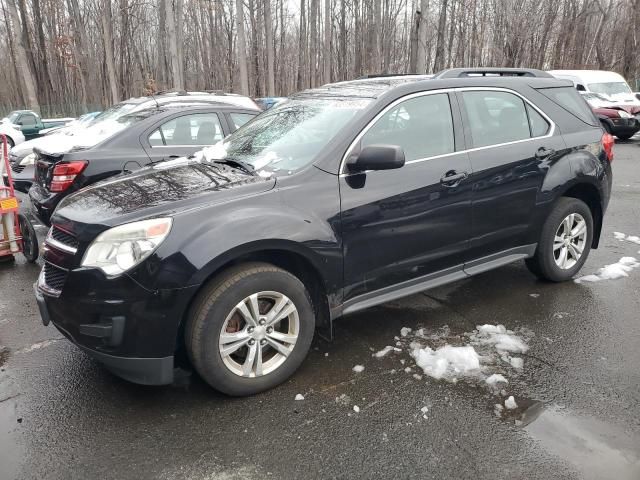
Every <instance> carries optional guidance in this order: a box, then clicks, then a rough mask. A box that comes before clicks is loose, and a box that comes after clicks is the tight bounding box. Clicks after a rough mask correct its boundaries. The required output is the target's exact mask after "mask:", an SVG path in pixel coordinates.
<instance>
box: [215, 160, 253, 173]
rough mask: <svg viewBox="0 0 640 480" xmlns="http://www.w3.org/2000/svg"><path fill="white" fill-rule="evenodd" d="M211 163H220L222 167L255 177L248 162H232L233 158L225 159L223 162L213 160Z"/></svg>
mask: <svg viewBox="0 0 640 480" xmlns="http://www.w3.org/2000/svg"><path fill="white" fill-rule="evenodd" d="M213 163H220V164H222V165H229V166H231V167H236V168H239V169H240V170H244V171H245V172H246V173H248V174H249V175H254V176H255V175H256V169H255V167H254V166H253V165H251V164H250V163H249V162H243V161H242V160H234V159H233V158H225V159H224V160H214V161H213Z"/></svg>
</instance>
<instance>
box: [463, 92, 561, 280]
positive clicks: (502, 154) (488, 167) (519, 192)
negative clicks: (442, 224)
mask: <svg viewBox="0 0 640 480" xmlns="http://www.w3.org/2000/svg"><path fill="white" fill-rule="evenodd" d="M457 95H458V100H459V102H460V105H461V108H462V115H463V119H464V123H465V139H466V142H467V148H469V158H470V160H471V165H472V170H473V174H472V176H471V179H470V180H471V183H472V188H473V194H472V217H473V221H472V232H471V241H470V245H469V253H468V259H469V260H471V262H470V263H469V264H468V265H467V267H468V268H467V267H465V268H466V269H467V270H470V269H471V268H473V260H477V259H480V258H483V257H487V256H491V255H497V256H500V257H501V256H503V255H506V254H511V255H522V254H523V253H527V248H524V246H526V245H533V244H535V243H536V242H537V241H538V238H537V236H536V232H535V231H534V230H535V229H534V228H533V225H534V224H535V222H534V216H535V215H534V214H535V210H534V209H535V206H536V199H537V195H538V192H539V189H540V187H541V185H542V181H543V179H544V176H545V173H546V171H547V170H548V165H549V163H550V162H553V161H554V158H555V154H556V152H559V151H561V150H562V149H564V141H563V139H562V136H561V135H559V133H558V132H555V127H554V125H553V122H552V121H551V120H550V119H549V118H548V117H546V115H544V113H543V112H542V111H540V110H539V109H537V108H536V107H535V106H534V105H533V104H531V103H530V102H528V101H526V100H525V99H524V98H523V97H521V96H520V95H518V94H516V93H515V92H512V91H507V90H500V89H468V90H463V91H459V92H458V94H457ZM529 249H530V248H529ZM505 252H506V253H505ZM485 260H487V259H485Z"/></svg>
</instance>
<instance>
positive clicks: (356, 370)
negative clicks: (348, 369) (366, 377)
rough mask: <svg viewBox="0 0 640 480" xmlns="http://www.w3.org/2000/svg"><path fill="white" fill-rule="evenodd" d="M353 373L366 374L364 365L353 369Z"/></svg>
mask: <svg viewBox="0 0 640 480" xmlns="http://www.w3.org/2000/svg"><path fill="white" fill-rule="evenodd" d="M353 371H354V372H356V373H360V372H364V365H356V366H355V367H353Z"/></svg>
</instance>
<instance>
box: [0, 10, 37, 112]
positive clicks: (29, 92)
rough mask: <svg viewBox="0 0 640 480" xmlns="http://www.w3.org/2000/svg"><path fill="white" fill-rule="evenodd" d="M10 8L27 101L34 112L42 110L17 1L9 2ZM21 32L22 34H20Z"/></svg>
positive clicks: (17, 59)
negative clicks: (29, 61)
mask: <svg viewBox="0 0 640 480" xmlns="http://www.w3.org/2000/svg"><path fill="white" fill-rule="evenodd" d="M7 5H8V7H9V14H10V15H11V21H12V22H13V31H14V32H16V37H17V42H15V46H14V48H15V52H14V53H15V62H16V67H17V69H18V73H19V75H20V79H21V81H22V86H23V88H24V94H25V100H26V102H27V104H28V106H29V108H32V109H34V110H40V104H39V103H38V96H37V95H36V88H35V86H36V82H35V79H34V78H33V75H32V74H31V70H30V69H29V64H28V63H27V54H26V52H25V49H24V44H23V43H22V42H23V38H24V37H23V35H22V33H21V32H20V29H21V27H20V17H19V16H18V9H17V8H16V4H15V0H7ZM18 32H20V33H18Z"/></svg>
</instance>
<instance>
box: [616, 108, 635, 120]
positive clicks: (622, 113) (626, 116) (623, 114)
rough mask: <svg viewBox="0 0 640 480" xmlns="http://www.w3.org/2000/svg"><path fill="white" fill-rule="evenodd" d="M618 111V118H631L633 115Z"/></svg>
mask: <svg viewBox="0 0 640 480" xmlns="http://www.w3.org/2000/svg"><path fill="white" fill-rule="evenodd" d="M618 113H619V114H620V118H633V115H631V114H630V113H628V112H625V111H624V110H618Z"/></svg>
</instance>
